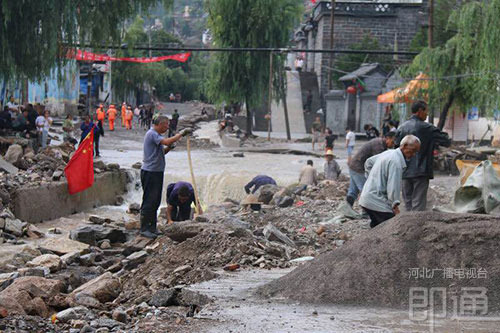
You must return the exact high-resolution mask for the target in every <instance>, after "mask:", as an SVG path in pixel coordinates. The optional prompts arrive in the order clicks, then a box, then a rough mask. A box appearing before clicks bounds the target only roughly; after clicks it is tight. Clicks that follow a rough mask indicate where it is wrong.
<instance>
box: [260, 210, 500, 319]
mask: <svg viewBox="0 0 500 333" xmlns="http://www.w3.org/2000/svg"><path fill="white" fill-rule="evenodd" d="M499 241H500V220H499V219H498V218H494V217H491V216H487V215H473V214H446V213H437V212H420V213H415V212H413V213H408V214H402V215H399V216H397V217H395V218H393V219H391V220H389V221H386V222H385V223H383V224H381V225H379V226H378V227H376V228H374V229H372V230H370V231H368V232H366V233H364V234H362V235H361V236H359V237H357V238H356V239H354V240H352V241H350V242H348V243H346V244H345V245H344V246H342V247H341V248H338V249H336V250H334V251H330V252H327V253H324V254H322V255H320V256H319V257H318V258H316V259H315V260H313V261H311V262H309V263H307V264H304V265H302V266H301V267H298V268H296V269H295V270H294V271H292V272H290V273H289V274H287V275H285V276H284V277H282V278H280V279H277V280H275V281H273V282H271V283H269V284H267V285H265V286H263V287H261V288H260V289H259V291H258V292H259V294H260V295H263V296H266V297H273V296H275V297H284V298H290V299H294V300H299V301H303V302H309V303H337V304H356V305H378V306H389V307H405V306H407V305H408V303H409V294H410V288H413V287H423V288H436V287H444V288H446V292H447V295H446V296H447V297H446V299H447V304H448V306H452V299H453V298H452V297H454V296H455V297H458V299H459V300H460V297H461V296H462V295H464V290H463V289H462V288H467V287H481V288H486V290H487V297H488V307H489V310H490V311H491V310H493V311H498V310H499V309H500V254H499V252H498V244H499ZM436 298H437V296H436Z"/></svg>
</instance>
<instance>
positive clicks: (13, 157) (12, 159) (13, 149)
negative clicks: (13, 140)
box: [4, 144, 23, 164]
mask: <svg viewBox="0 0 500 333" xmlns="http://www.w3.org/2000/svg"><path fill="white" fill-rule="evenodd" d="M21 157H23V147H21V145H18V144H14V145H10V146H9V149H7V152H6V153H5V157H4V158H5V160H6V161H7V162H9V163H12V164H15V163H17V162H19V160H20V159H21Z"/></svg>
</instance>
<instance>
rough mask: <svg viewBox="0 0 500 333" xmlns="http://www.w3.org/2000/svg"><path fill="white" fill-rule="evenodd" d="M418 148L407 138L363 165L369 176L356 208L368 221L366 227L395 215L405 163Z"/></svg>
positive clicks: (414, 137) (396, 213) (410, 137)
mask: <svg viewBox="0 0 500 333" xmlns="http://www.w3.org/2000/svg"><path fill="white" fill-rule="evenodd" d="M419 149H420V140H419V139H418V138H417V137H416V136H414V135H407V136H405V137H404V139H403V140H402V141H401V146H400V147H399V148H398V149H391V150H387V151H385V152H383V153H381V154H378V155H375V156H372V157H370V158H369V159H367V160H366V162H365V170H366V172H368V173H369V175H368V179H367V180H366V183H365V185H364V187H363V191H362V192H361V196H360V198H359V205H360V206H361V207H363V209H364V210H365V211H366V213H368V215H369V216H370V219H371V223H370V227H372V228H374V227H376V226H377V225H378V224H380V223H382V222H384V221H386V220H388V219H390V218H393V217H394V216H396V215H398V214H399V204H400V193H401V182H402V178H403V171H404V170H405V169H406V161H408V160H409V159H411V158H412V157H413V156H415V154H416V153H417V152H418V151H419Z"/></svg>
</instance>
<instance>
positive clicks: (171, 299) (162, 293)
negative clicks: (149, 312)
mask: <svg viewBox="0 0 500 333" xmlns="http://www.w3.org/2000/svg"><path fill="white" fill-rule="evenodd" d="M177 293H178V291H177V290H176V289H175V288H170V289H162V290H158V291H157V292H155V293H154V294H153V296H151V300H150V301H149V305H151V306H156V307H160V306H171V305H177Z"/></svg>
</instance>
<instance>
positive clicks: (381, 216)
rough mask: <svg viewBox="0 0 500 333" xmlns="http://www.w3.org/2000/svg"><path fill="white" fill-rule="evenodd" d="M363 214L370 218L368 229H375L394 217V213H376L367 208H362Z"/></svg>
mask: <svg viewBox="0 0 500 333" xmlns="http://www.w3.org/2000/svg"><path fill="white" fill-rule="evenodd" d="M363 209H364V210H365V212H366V213H367V214H368V216H370V220H371V222H370V227H371V228H375V227H376V226H377V225H379V224H380V223H382V222H384V221H387V220H389V219H392V218H393V217H394V216H396V215H395V214H394V213H388V212H377V211H375V210H371V209H368V208H365V207H363Z"/></svg>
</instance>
